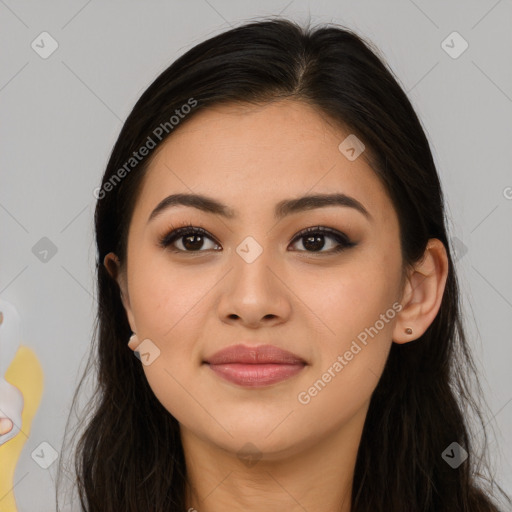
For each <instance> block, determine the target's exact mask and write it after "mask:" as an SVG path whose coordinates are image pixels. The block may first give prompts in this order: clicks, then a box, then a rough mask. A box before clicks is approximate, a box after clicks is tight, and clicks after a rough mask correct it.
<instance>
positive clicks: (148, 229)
mask: <svg viewBox="0 0 512 512" xmlns="http://www.w3.org/2000/svg"><path fill="white" fill-rule="evenodd" d="M176 130H177V131H176V132H175V133H173V134H172V136H171V137H170V138H169V139H168V140H167V141H166V142H165V143H164V144H163V145H162V146H161V148H160V149H159V151H158V153H157V154H156V155H155V159H154V160H153V162H152V164H151V166H150V168H149V169H148V173H147V175H146V177H145V179H144V183H143V187H142V189H141V192H140V195H139V197H138V199H137V203H136V205H135V210H134V214H133V217H132V221H131V224H130V229H129V235H128V249H127V267H126V275H125V276H124V278H126V281H123V280H121V281H122V282H123V285H122V286H123V287H124V290H123V291H124V293H123V297H124V304H125V308H126V310H127V314H128V318H129V321H130V325H131V327H132V329H133V331H134V332H136V333H137V335H138V338H139V340H141V341H142V340H149V341H144V342H143V344H142V345H141V346H140V347H139V349H140V351H141V352H142V353H143V356H142V358H143V361H144V363H145V364H144V365H143V368H144V372H145V374H146V377H147V379H148V382H149V384H150V386H151V388H152V390H153V391H154V393H155V395H156V397H157V398H158V399H159V401H160V402H161V403H162V404H163V406H164V407H165V408H166V409H167V410H168V411H169V412H170V413H171V414H172V415H173V416H174V417H175V418H176V419H177V420H178V421H179V422H180V424H181V429H182V432H183V431H184V430H185V431H186V432H188V433H189V434H191V435H193V436H195V437H196V438H199V439H201V440H202V441H204V442H207V443H211V444H213V445H216V446H219V447H222V448H224V449H226V450H228V451H231V452H238V451H239V450H240V449H241V448H242V447H243V446H244V445H246V443H251V445H254V447H256V450H257V451H259V452H261V453H262V454H264V456H265V457H267V458H268V459H272V458H277V457H279V456H282V455H283V454H290V453H294V452H295V451H298V450H301V449H305V448H307V447H308V446H313V445H315V444H316V443H318V442H319V441H320V440H322V439H325V438H326V436H329V435H334V434H335V433H337V432H342V431H344V430H346V429H348V428H349V425H350V424H353V423H354V421H356V420H357V421H358V422H359V424H361V422H362V421H364V417H365V415H366V411H367V408H368V404H369V400H370V398H371V394H372V392H373V390H374V389H375V387H376V385H377V382H378V379H379V377H380V375H381V373H382V370H383V367H384V364H385V362H386V358H387V355H388V352H389V349H390V346H391V343H392V337H393V330H394V326H395V322H396V312H397V311H398V310H399V309H400V305H399V302H398V301H399V300H400V296H401V291H402V290H401V287H400V278H401V272H402V259H401V252H400V243H399V225H398V219H397V216H396V213H395V211H394V209H393V206H392V203H391V201H390V199H389V197H388V196H387V194H386V192H385V190H384V188H383V186H382V184H381V183H380V181H379V179H378V178H377V176H376V175H375V174H374V172H373V171H372V169H371V168H370V167H369V166H368V165H367V164H366V162H365V160H364V159H363V156H364V153H363V155H361V156H359V157H358V158H354V157H355V156H357V151H358V150H359V149H360V148H358V147H357V146H356V147H355V151H351V150H350V147H354V146H353V144H352V146H351V144H350V142H351V139H348V141H345V143H344V144H343V145H342V146H341V149H340V148H339V146H340V144H341V143H342V142H343V141H344V140H345V139H346V138H347V137H348V136H349V135H350V133H343V132H341V131H340V129H339V128H334V127H333V125H331V124H328V123H327V122H326V120H325V119H324V118H323V116H322V115H320V114H319V113H318V112H317V111H316V110H314V109H313V108H312V107H310V106H308V105H306V104H304V103H300V102H296V101H291V100H284V101H280V102H276V103H272V104H267V105H264V106H258V107H254V106H252V107H243V106H241V105H229V106H228V105H224V106H222V107H215V108H209V109H207V110H205V111H203V112H200V113H198V114H196V115H195V117H194V118H191V119H190V120H189V121H187V123H186V124H184V125H183V126H182V127H178V128H176ZM174 194H185V195H187V196H188V195H194V194H197V195H201V196H205V197H207V198H208V199H209V200H210V201H212V202H213V201H214V202H215V203H219V204H222V205H224V206H223V207H222V208H225V209H226V211H227V212H228V213H231V214H232V215H231V216H224V215H222V214H220V213H219V212H220V207H216V208H217V211H216V212H214V213H212V212H208V211H205V210H204V209H202V208H198V207H194V206H192V205H190V204H189V205H183V204H178V203H174V204H172V205H170V206H168V207H167V208H164V209H161V210H160V211H159V212H158V214H155V215H154V216H153V217H152V218H151V219H150V216H151V213H152V212H153V211H154V209H155V208H156V207H157V205H159V203H160V202H161V201H163V200H164V199H165V198H166V197H168V196H170V195H174ZM334 194H339V195H341V194H344V195H345V196H348V197H349V198H352V199H351V200H350V199H349V200H348V201H346V204H344V205H340V204H335V203H334V202H333V203H331V204H330V205H327V206H325V204H324V206H319V205H318V202H317V203H315V202H314V201H311V202H310V203H308V202H300V203H298V204H297V205H296V206H299V207H298V208H295V207H293V205H294V203H291V206H292V207H290V206H285V207H283V206H281V207H280V208H278V207H279V206H280V205H282V203H283V202H288V201H294V200H297V199H298V198H302V197H305V196H313V195H315V196H316V195H334ZM350 201H353V204H355V205H361V206H360V207H354V206H351V205H350ZM356 201H357V202H356ZM198 204H199V205H202V206H208V203H206V202H202V203H198ZM308 206H309V207H308ZM276 208H278V209H277V214H278V215H277V216H276ZM364 211H366V213H364ZM149 219H150V220H149ZM188 223H190V224H191V225H192V226H194V227H197V228H201V229H203V230H205V233H204V234H197V233H196V234H195V236H194V233H192V234H190V233H188V234H187V233H185V235H183V234H182V235H181V237H179V236H178V237H177V238H176V239H175V240H174V241H172V242H170V244H169V245H168V246H167V247H163V246H161V245H160V240H161V239H162V238H164V237H165V236H166V235H168V234H169V233H170V232H171V231H172V229H173V227H175V228H177V227H181V226H183V225H186V224H188ZM318 226H321V227H325V228H326V229H328V230H329V231H330V232H329V233H325V232H324V233H321V232H320V233H319V232H318V230H313V232H312V233H310V234H307V233H306V234H302V236H298V235H299V233H300V232H301V231H302V230H304V229H306V228H311V227H313V228H315V227H318ZM344 237H345V238H346V241H349V242H350V243H352V244H354V245H352V246H350V245H347V243H346V241H345V242H344ZM338 248H340V249H342V250H340V251H336V249H338ZM124 283H126V284H124ZM238 344H243V345H246V346H247V347H249V348H250V347H255V346H260V345H268V344H270V345H274V346H276V347H279V348H281V349H284V350H287V351H289V352H292V353H293V354H295V355H296V356H297V357H298V358H299V359H301V360H302V361H303V362H304V364H295V365H280V366H278V365H276V364H274V365H273V366H268V365H266V366H258V367H256V366H252V368H253V371H251V369H250V368H248V367H247V366H244V365H238V366H236V365H234V364H231V365H230V366H229V365H220V364H219V365H218V366H216V368H217V369H218V370H219V371H214V370H213V369H212V368H213V367H214V366H212V365H209V364H207V363H206V362H205V361H207V360H209V359H211V356H212V355H213V354H214V353H216V352H217V351H219V350H221V349H225V348H226V347H230V346H232V345H238ZM273 369H277V370H276V371H275V372H273V371H272V370H273ZM288 370H289V373H287V372H288ZM222 371H224V373H222ZM223 375H224V376H223ZM229 375H231V376H233V375H234V376H235V380H236V379H238V380H237V381H236V382H235V381H233V380H228V379H227V378H225V377H226V376H229ZM269 375H270V376H271V377H268V376H269ZM276 375H277V377H276V379H278V380H276V381H273V380H272V378H273V377H272V376H274V377H275V376H276ZM285 375H288V378H285ZM266 377H268V380H265V378H266ZM244 378H245V380H244ZM279 379H281V380H279Z"/></svg>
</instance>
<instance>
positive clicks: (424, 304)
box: [393, 238, 448, 343]
mask: <svg viewBox="0 0 512 512" xmlns="http://www.w3.org/2000/svg"><path fill="white" fill-rule="evenodd" d="M447 276H448V257H447V254H446V249H445V247H444V245H443V243H442V242H441V241H440V240H438V239H437V238H431V239H430V240H429V242H428V244H427V248H426V250H425V254H424V255H423V258H422V259H421V260H420V261H419V262H418V263H417V264H416V265H414V267H413V268H412V269H411V272H410V274H409V277H408V278H407V280H406V284H405V290H404V294H403V296H404V297H405V300H404V303H403V304H402V306H403V307H402V310H401V311H400V313H399V314H398V315H397V322H396V324H395V328H394V331H393V341H394V342H395V343H407V342H409V341H413V340H415V339H418V338H419V337H420V336H421V335H423V333H424V332H425V331H426V330H427V329H428V327H429V326H430V324H431V323H432V322H433V321H434V318H435V317H436V315H437V313H438V311H439V308H440V307H441V301H442V298H443V294H444V290H445V285H446V279H447Z"/></svg>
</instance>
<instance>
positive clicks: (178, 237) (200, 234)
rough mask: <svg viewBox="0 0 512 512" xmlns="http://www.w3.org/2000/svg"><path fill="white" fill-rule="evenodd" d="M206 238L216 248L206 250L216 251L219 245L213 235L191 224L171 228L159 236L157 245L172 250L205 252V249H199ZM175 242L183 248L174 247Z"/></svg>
mask: <svg viewBox="0 0 512 512" xmlns="http://www.w3.org/2000/svg"><path fill="white" fill-rule="evenodd" d="M207 238H208V239H210V240H211V241H213V242H214V243H215V246H216V247H217V248H209V249H206V250H215V251H218V250H219V249H218V247H219V245H218V244H217V242H216V241H215V240H214V239H213V237H211V236H210V235H209V234H208V232H207V231H206V230H204V229H203V228H200V227H196V226H192V225H191V224H189V225H187V226H182V227H180V228H177V229H173V228H171V231H170V232H168V233H167V234H165V235H164V236H163V237H161V238H160V240H159V245H160V246H161V247H163V248H166V249H169V250H171V251H173V252H205V250H200V249H201V248H202V247H203V245H204V241H205V239H207ZM176 243H180V244H181V246H182V247H183V248H179V247H176V245H175V244H176Z"/></svg>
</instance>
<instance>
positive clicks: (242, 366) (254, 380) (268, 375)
mask: <svg viewBox="0 0 512 512" xmlns="http://www.w3.org/2000/svg"><path fill="white" fill-rule="evenodd" d="M204 363H205V364H207V365H208V366H209V367H210V368H211V369H212V370H213V371H214V372H215V373H216V374H217V375H218V376H219V377H222V378H223V379H225V380H228V381H230V382H232V383H234V384H237V385H240V386H248V387H261V386H268V385H271V384H275V383H277V382H280V381H282V380H285V379H288V378H290V377H292V376H293V375H296V374H297V373H299V372H300V371H301V370H302V369H303V368H304V367H305V366H306V364H307V363H306V361H304V359H302V358H301V357H299V356H297V355H296V354H293V353H292V352H288V351H287V350H283V349H281V348H279V347H276V346H275V345H259V346H256V347H250V346H247V345H242V344H240V345H233V346H231V347H227V348H225V349H223V350H220V351H219V352H216V353H215V354H213V355H212V356H211V357H208V358H207V359H206V360H205V361H204Z"/></svg>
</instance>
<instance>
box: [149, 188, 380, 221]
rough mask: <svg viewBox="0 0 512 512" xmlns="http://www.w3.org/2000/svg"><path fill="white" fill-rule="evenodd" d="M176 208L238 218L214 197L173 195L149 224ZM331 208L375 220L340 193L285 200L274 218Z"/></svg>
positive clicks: (156, 212) (352, 198)
mask: <svg viewBox="0 0 512 512" xmlns="http://www.w3.org/2000/svg"><path fill="white" fill-rule="evenodd" d="M174 206H190V207H192V208H197V209H198V210H201V211H203V212H206V213H212V214H215V215H221V216H222V217H225V218H226V219H233V218H236V217H237V213H236V211H235V210H233V209H232V208H229V207H228V206H227V205H225V204H224V203H221V202H220V201H217V200H216V199H214V198H212V197H207V196H204V195H201V194H171V195H170V196H167V197H166V198H164V199H162V201H160V202H159V203H158V205H157V206H156V208H155V209H154V210H153V211H152V212H151V214H150V215H149V218H148V223H149V222H150V221H151V220H153V219H154V218H156V217H157V216H158V215H160V214H161V213H162V212H163V211H164V210H167V209H168V208H171V207H174ZM329 206H344V207H348V208H354V209H355V210H357V211H358V212H360V213H361V214H363V215H364V216H365V217H366V218H367V219H368V220H373V217H372V216H371V214H370V212H369V211H368V210H367V209H366V208H365V207H364V206H363V205H362V204H361V203H360V202H359V201H358V200H357V199H355V198H354V197H351V196H348V195H346V194H340V193H337V194H316V195H308V196H302V197H299V198H295V199H285V200H283V201H280V202H278V203H277V204H276V206H275V209H274V217H275V219H276V220H280V219H282V218H283V217H286V216H288V215H291V214H294V213H299V212H302V211H306V210H313V209H316V208H326V207H329Z"/></svg>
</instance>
